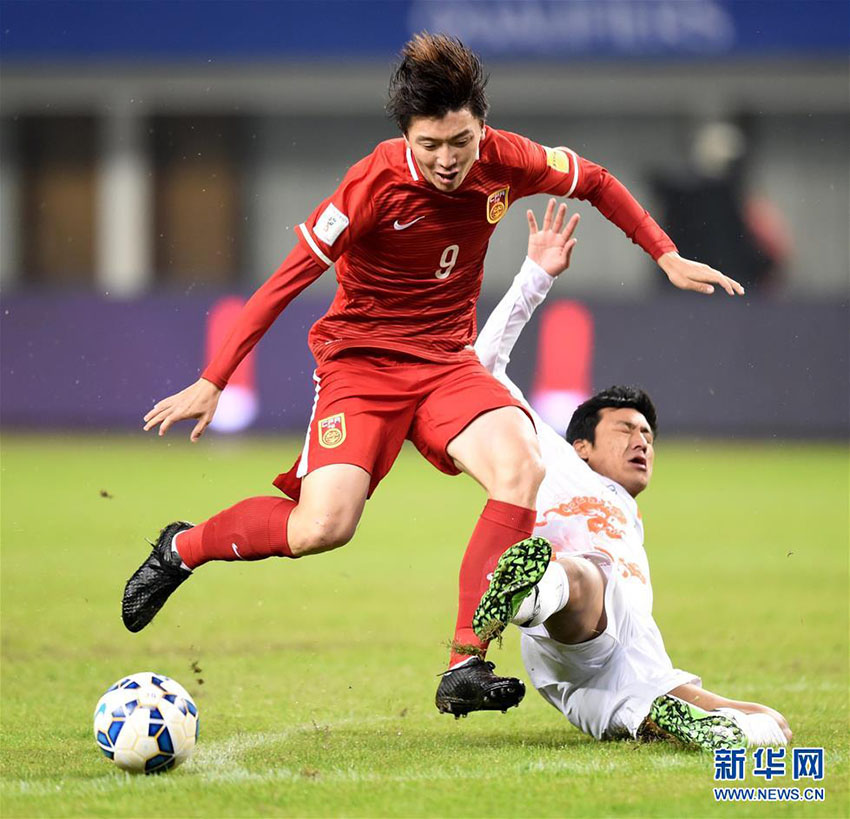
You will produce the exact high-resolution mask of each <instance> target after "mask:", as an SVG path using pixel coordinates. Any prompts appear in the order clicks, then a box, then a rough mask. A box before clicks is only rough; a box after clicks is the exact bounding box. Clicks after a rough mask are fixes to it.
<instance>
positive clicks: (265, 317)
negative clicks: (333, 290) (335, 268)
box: [201, 244, 327, 389]
mask: <svg viewBox="0 0 850 819" xmlns="http://www.w3.org/2000/svg"><path fill="white" fill-rule="evenodd" d="M326 269H327V268H326V266H325V265H320V264H318V263H317V262H316V260H315V259H314V257H313V256H312V255H311V254H310V253H308V252H307V251H306V250H305V249H304V248H303V246H302V245H300V244H298V245H296V246H295V247H294V248H293V249H292V252H291V253H290V254H289V255H288V256H287V257H286V259H285V260H284V262H283V264H282V265H281V266H280V267H279V268H278V269H277V270H276V271H275V272H274V273H273V274H272V276H271V277H270V278H269V279H268V281H266V282H265V284H263V285H262V286H261V287H260V288H259V289H258V290H257V292H256V293H254V295H253V296H251V298H250V299H249V300H248V301H247V303H246V304H245V306H244V307H243V308H242V312H241V313H240V314H239V317H238V318H237V320H236V323H235V325H234V326H233V329H232V330H231V332H230V335H229V336H228V338H227V341H225V342H224V344H223V345H222V346H221V348H220V349H219V351H218V352H217V353H216V354H215V357H214V358H213V360H212V361H211V362H210V363H209V365H208V366H207V368H206V369H205V370H204V371H203V373H202V374H201V376H202V378H205V379H206V380H207V381H212V383H213V384H215V385H216V386H217V387H219V388H220V389H224V388H225V386H226V385H227V381H228V379H229V378H230V376H231V375H233V371H234V370H235V369H236V368H237V367H238V366H239V362H240V361H242V359H243V358H245V356H246V355H248V353H249V352H251V350H252V349H253V347H254V345H255V344H256V343H257V342H258V341H259V340H260V338H261V337H262V336H263V334H264V333H265V332H266V330H268V329H269V327H271V325H272V322H274V320H275V319H276V318H277V317H278V316H279V315H280V313H281V311H282V310H283V308H284V307H286V305H287V304H289V302H291V301H292V300H293V299H294V298H295V297H296V296H297V295H298V294H299V293H300V292H301V291H302V290H303V289H304V288H305V287H307V286H308V285H310V284H312V283H313V282H314V281H316V279H318V278H319V276H321V275H322V273H324V272H325V270H326Z"/></svg>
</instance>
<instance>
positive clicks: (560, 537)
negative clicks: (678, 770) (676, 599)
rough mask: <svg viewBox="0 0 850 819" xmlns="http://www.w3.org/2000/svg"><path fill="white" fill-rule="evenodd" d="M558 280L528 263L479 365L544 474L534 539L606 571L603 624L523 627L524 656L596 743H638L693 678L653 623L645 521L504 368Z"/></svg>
mask: <svg viewBox="0 0 850 819" xmlns="http://www.w3.org/2000/svg"><path fill="white" fill-rule="evenodd" d="M554 281H555V280H554V279H553V278H552V277H551V276H549V274H548V273H546V271H545V270H543V268H541V267H540V266H539V265H537V264H535V263H534V262H532V261H531V260H530V259H526V260H525V263H524V264H523V266H522V269H521V270H520V272H519V273H518V274H517V276H516V278H515V279H514V281H513V284H512V285H511V287H510V289H509V290H508V292H507V293H506V294H505V296H504V298H503V299H502V301H501V302H499V305H498V306H497V307H496V309H495V310H494V311H493V313H492V314H491V315H490V318H489V319H488V320H487V323H486V325H485V326H484V328H483V330H482V331H481V334H480V335H479V337H478V341H477V342H476V345H475V350H476V352H477V353H478V357H479V358H480V359H481V361H482V363H483V364H484V366H485V367H486V368H487V369H488V370H490V372H492V373H493V375H495V376H496V378H498V379H499V380H500V381H501V382H502V383H504V384H505V385H506V386H507V387H508V388H509V389H510V391H511V393H512V394H513V395H514V396H515V397H517V398H518V399H520V400H521V401H523V403H524V404H525V405H526V407H528V409H529V410H530V411H531V414H532V417H533V418H534V423H535V426H536V427H537V437H538V440H539V442H540V450H541V454H542V456H543V462H544V465H545V467H546V477H545V478H544V479H543V483H542V484H541V486H540V490H539V492H538V495H537V521H536V523H535V534H537V535H541V536H543V537H545V538H546V539H547V540H549V542H550V543H551V544H552V547H553V551H554V552H555V554H556V556H561V555H576V556H578V555H582V556H586V557H588V558H590V559H592V560H593V561H594V562H595V563H597V564H598V565H599V566H600V567H601V568H603V570H604V572H605V574H606V577H607V583H606V589H605V612H606V615H607V620H608V625H607V626H606V629H605V631H604V632H603V633H602V634H601V635H599V636H598V637H595V638H593V639H592V640H589V641H587V642H586V643H580V644H578V645H565V644H563V643H559V642H558V641H556V640H553V639H552V638H551V637H550V636H549V633H548V631H547V630H546V626H545V625H539V626H534V627H533V628H528V629H522V642H521V647H522V655H523V662H524V663H525V666H526V669H527V671H528V674H529V677H530V678H531V681H532V683H533V685H534V687H535V688H537V690H538V691H539V692H540V693H541V694H542V695H543V697H544V698H545V699H547V700H548V701H549V702H550V703H552V705H554V706H555V707H556V708H558V709H559V710H561V711H562V712H563V713H564V714H565V716H566V717H567V718H568V719H569V720H570V721H571V722H572V723H573V724H574V725H575V726H576V727H578V728H580V729H581V730H582V731H585V732H587V733H589V734H592V735H593V736H595V737H597V738H598V739H602V738H605V737H613V736H618V735H624V734H626V735H628V734H630V735H632V736H635V734H636V732H637V730H638V728H639V726H640V724H641V722H642V721H643V719H644V717H646V715H647V714H648V712H649V708H650V705H651V703H652V701H653V700H654V699H655V697H657V696H659V695H660V694H663V693H666V692H667V691H670V690H672V689H673V688H675V687H676V686H678V685H682V684H684V683H696V684H699V678H698V677H694V676H693V675H692V674H689V673H687V672H684V671H679V670H677V669H674V668H673V664H672V663H671V662H670V658H669V657H668V656H667V653H666V651H665V649H664V642H663V640H662V638H661V633H660V632H659V630H658V626H657V625H656V624H655V621H654V620H653V618H652V584H651V582H650V575H649V561H648V559H647V556H646V551H645V550H644V544H643V522H642V521H641V517H640V512H639V511H638V507H637V503H635V500H634V498H633V497H632V496H631V495H629V493H628V492H626V490H625V489H624V488H623V487H622V486H620V485H619V484H618V483H616V482H615V481H612V480H611V479H610V478H607V477H605V476H603V475H600V474H598V473H597V472H594V471H593V470H592V469H591V468H590V467H589V466H588V465H587V464H586V463H585V462H584V461H582V460H581V458H579V456H578V454H577V453H576V451H575V449H574V448H573V447H572V445H571V444H569V443H567V441H566V440H565V439H564V438H562V437H561V436H560V435H559V434H558V433H557V432H556V431H555V430H554V429H552V427H550V426H549V425H548V424H547V423H546V422H545V421H543V420H542V419H541V418H540V416H539V415H538V414H537V413H536V412H535V411H534V410H533V408H531V407H530V406H529V404H528V402H527V401H526V400H525V397H524V396H523V395H522V392H521V391H520V390H519V388H518V387H517V386H516V385H515V384H513V382H511V380H510V379H509V378H508V376H507V374H506V372H505V369H506V367H507V364H508V361H509V360H510V353H511V350H512V349H513V346H514V344H515V343H516V340H517V338H518V337H519V334H520V332H521V331H522V328H523V327H524V326H525V324H526V323H527V322H528V320H529V318H530V317H531V314H532V313H533V312H534V310H535V308H536V307H537V306H538V305H539V304H540V303H541V302H542V301H543V300H544V299H545V298H546V295H547V293H548V292H549V290H550V288H551V287H552V284H553V282H554Z"/></svg>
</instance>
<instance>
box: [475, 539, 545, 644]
mask: <svg viewBox="0 0 850 819" xmlns="http://www.w3.org/2000/svg"><path fill="white" fill-rule="evenodd" d="M551 559H552V547H551V546H550V545H549V541H548V540H546V539H545V538H542V537H530V538H526V539H525V540H521V541H520V542H519V543H515V544H514V545H513V546H511V547H510V548H509V549H507V550H506V551H505V552H504V554H503V555H502V556H501V557H500V558H499V562H498V563H497V564H496V568H495V569H494V570H493V577H492V579H491V580H490V585H489V586H488V587H487V591H485V592H484V594H483V595H482V596H481V602H480V603H479V604H478V608H477V609H476V610H475V614H474V615H473V617H472V628H473V630H474V631H475V633H476V634H477V635H478V637H479V638H480V639H481V640H485V641H486V640H494V639H495V638H497V637H499V636H500V635H501V633H502V632H503V631H504V630H505V628H506V627H507V625H508V623H510V622H511V620H513V618H514V616H515V615H516V613H517V611H518V610H519V607H520V606H521V605H522V602H523V600H525V599H526V597H528V595H529V594H531V593H533V592H534V587H535V586H536V585H537V584H538V583H539V582H540V579H541V578H542V577H543V574H544V573H545V571H546V568H547V567H548V566H549V562H550V561H551Z"/></svg>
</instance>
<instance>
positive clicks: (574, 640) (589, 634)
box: [473, 537, 607, 645]
mask: <svg viewBox="0 0 850 819" xmlns="http://www.w3.org/2000/svg"><path fill="white" fill-rule="evenodd" d="M551 551H552V550H551V547H550V546H549V544H548V542H547V541H546V540H545V539H544V538H540V537H532V538H529V539H527V540H524V541H522V542H520V543H516V544H514V545H513V546H511V547H510V549H508V550H507V551H506V552H505V553H504V554H503V555H502V556H501V557H500V558H499V562H498V563H497V565H496V569H495V571H494V572H493V577H492V580H491V581H490V584H489V586H488V588H487V590H486V592H485V593H484V594H483V595H482V597H481V601H480V603H479V604H478V607H477V608H476V610H475V615H474V617H473V627H474V628H475V631H476V633H477V634H478V635H479V637H480V638H482V639H485V640H486V639H493V638H494V637H498V636H499V635H500V634H501V633H502V631H504V629H505V627H506V626H507V625H508V624H509V623H514V624H515V625H518V626H524V627H531V626H536V625H539V624H541V623H546V629H547V631H548V632H549V635H550V636H551V637H552V639H554V640H557V641H558V642H559V643H563V644H565V645H575V644H578V643H584V642H586V641H587V640H592V639H593V638H594V637H596V636H597V635H599V634H601V633H602V632H603V631H604V630H605V626H606V624H607V618H606V615H605V575H604V573H603V571H602V569H601V568H600V567H599V566H598V565H597V564H596V563H594V562H593V561H592V560H588V559H587V558H584V557H561V558H559V559H558V560H555V561H550V555H551Z"/></svg>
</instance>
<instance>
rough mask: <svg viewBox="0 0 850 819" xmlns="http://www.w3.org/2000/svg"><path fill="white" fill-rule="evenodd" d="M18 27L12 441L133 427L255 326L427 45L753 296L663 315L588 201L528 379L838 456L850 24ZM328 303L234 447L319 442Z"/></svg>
mask: <svg viewBox="0 0 850 819" xmlns="http://www.w3.org/2000/svg"><path fill="white" fill-rule="evenodd" d="M0 10H2V27H0V28H1V29H2V32H1V33H0V37H2V39H1V40H0V43H2V118H1V119H0V128H2V131H1V132H0V134H1V135H2V163H0V174H2V177H0V189H1V190H2V202H0V229H2V243H0V253H1V254H2V255H0V273H2V292H3V315H2V347H3V350H2V380H3V384H2V386H3V389H2V398H1V399H0V400H1V401H2V403H0V410H2V420H3V422H4V424H5V425H6V426H7V428H8V427H10V426H14V427H22V426H26V427H59V428H86V427H89V428H117V429H121V428H135V427H137V425H138V421H139V417H140V415H141V413H142V411H143V410H144V409H145V408H146V407H147V406H149V405H150V404H151V402H152V401H154V400H155V399H157V398H159V397H162V395H164V394H166V393H168V392H169V391H172V389H174V388H178V387H181V386H183V385H185V384H187V383H189V382H190V381H192V380H194V378H195V377H196V376H197V373H198V371H199V370H200V369H201V368H202V366H203V364H204V356H205V354H206V350H207V347H208V345H210V344H215V342H216V338H217V337H218V336H219V334H220V333H222V332H225V329H223V328H226V326H227V324H228V321H229V317H230V315H231V312H230V311H232V310H233V309H238V303H239V302H238V301H237V302H235V304H236V305H237V307H236V308H234V302H233V301H227V300H225V301H222V299H225V298H226V297H228V296H236V297H239V298H244V297H245V296H247V295H248V294H249V293H250V292H251V291H252V290H253V289H254V288H255V287H256V286H257V285H258V284H259V283H260V282H261V281H262V280H263V279H264V278H265V277H267V276H268V275H269V274H270V273H271V272H272V271H273V270H274V269H275V268H276V266H277V265H278V264H279V262H280V261H281V260H282V259H283V258H284V256H285V255H286V254H287V252H288V251H289V249H290V247H291V246H292V245H293V243H294V241H295V240H294V235H293V233H292V230H293V227H294V225H296V224H297V223H298V222H300V221H301V220H302V219H303V218H304V216H305V215H306V214H308V213H309V212H310V210H311V209H312V208H313V207H314V205H315V203H316V202H318V201H319V200H320V199H321V198H323V197H324V196H326V195H327V194H328V192H330V191H331V190H333V188H334V187H335V185H336V182H337V180H338V179H339V178H340V177H341V176H342V174H343V173H344V172H345V170H346V168H347V167H348V166H349V165H350V164H351V163H353V162H354V161H356V160H357V159H358V158H360V157H361V156H362V155H365V154H366V153H368V152H369V151H370V150H371V148H372V147H373V145H374V144H375V143H376V142H377V141H379V140H382V139H385V138H388V137H392V136H395V131H394V126H393V125H392V124H391V123H390V122H389V121H387V120H386V119H385V118H384V116H383V101H384V95H385V90H386V84H387V78H388V74H389V64H390V63H391V61H392V60H393V57H394V55H395V53H396V52H397V51H398V49H399V48H400V46H401V45H402V44H403V42H404V41H405V40H406V39H407V38H408V37H409V35H410V34H411V33H412V32H415V31H417V30H421V29H428V30H432V31H446V32H449V33H452V34H455V35H456V36H459V37H460V38H461V39H463V40H464V41H465V42H466V43H467V44H468V45H469V46H471V47H473V48H474V49H476V50H478V51H479V52H480V53H482V55H483V56H484V57H485V60H486V63H487V67H488V69H489V70H490V72H491V82H490V94H491V103H492V108H491V122H492V123H493V124H494V125H496V126H498V127H502V128H507V129H511V130H517V131H520V132H522V133H525V134H527V135H528V136H530V137H532V138H534V139H536V140H538V141H540V142H543V143H545V144H550V145H560V144H566V145H568V146H570V147H572V148H573V149H575V150H577V151H578V152H579V153H581V154H583V155H585V156H587V157H588V158H591V159H594V160H596V161H598V162H600V163H602V164H604V165H606V166H607V167H608V168H609V169H610V170H611V171H612V172H614V173H615V174H616V175H617V176H618V177H619V178H620V179H622V181H623V182H624V183H625V184H626V185H627V186H629V187H630V188H631V190H632V191H633V192H634V193H635V194H636V195H637V196H638V198H639V199H640V200H641V201H642V202H643V203H644V204H645V205H646V207H647V208H648V209H649V210H650V212H651V213H653V215H655V216H656V218H657V219H658V221H659V222H661V224H662V225H663V226H665V227H666V228H667V229H668V230H669V231H670V232H671V234H672V235H673V237H674V239H675V240H676V241H677V242H678V243H679V246H680V249H681V250H682V252H683V253H684V254H686V255H690V256H692V257H695V258H698V259H700V260H702V261H705V262H708V263H710V264H712V265H714V266H716V267H719V268H721V269H723V270H725V271H726V272H728V273H729V274H730V275H733V276H735V277H737V278H739V279H741V280H742V281H743V282H745V284H746V285H747V287H748V294H747V298H746V299H745V300H738V301H736V302H735V303H732V302H731V301H727V300H726V299H725V298H721V297H720V296H715V297H713V298H712V299H705V298H701V297H695V296H692V295H687V294H678V293H675V292H672V291H671V288H669V286H668V287H666V288H665V286H663V284H665V283H663V282H660V279H663V277H662V276H661V274H660V272H659V271H658V270H657V269H655V268H654V266H653V265H652V264H651V262H650V261H649V260H648V258H647V257H646V256H645V255H644V254H643V253H642V252H641V251H640V250H638V249H637V248H635V247H634V246H632V245H630V244H629V242H628V241H627V240H626V239H625V238H624V237H623V236H622V235H620V234H619V232H618V231H617V230H616V229H615V228H613V227H612V226H611V225H609V224H607V223H606V221H605V220H604V218H602V217H600V216H598V215H597V214H595V213H591V212H590V211H591V210H592V209H591V208H590V207H589V206H587V205H584V204H583V203H576V208H577V209H578V210H579V211H581V212H582V213H583V216H584V219H583V222H582V225H581V228H580V246H579V251H578V253H577V255H576V258H575V261H574V266H573V269H572V270H571V271H570V272H569V273H568V274H567V276H566V277H565V278H566V280H565V281H563V282H561V283H560V284H559V286H558V291H557V292H558V295H559V297H560V298H561V299H562V300H563V299H572V300H574V299H578V300H580V301H579V302H578V303H576V302H570V303H567V304H565V303H563V302H561V303H558V302H557V301H556V300H555V299H554V298H553V299H552V302H551V303H550V304H547V305H546V307H545V309H544V310H543V311H541V316H540V317H538V319H537V320H536V321H535V324H534V325H533V326H532V327H531V328H530V329H529V331H528V333H527V335H526V336H525V337H524V339H523V341H522V344H521V346H520V348H519V349H518V351H517V355H516V363H515V365H514V367H513V374H514V376H515V378H516V379H517V380H518V382H519V383H520V384H521V386H523V387H524V388H525V389H526V390H529V391H531V392H533V393H534V394H535V396H536V397H537V399H538V401H539V402H540V403H541V406H544V408H545V407H546V406H550V405H551V406H554V407H555V409H556V411H557V408H558V406H561V405H560V404H559V401H560V400H561V399H563V400H564V401H566V402H567V403H569V401H571V400H573V399H574V398H575V397H576V395H577V394H578V395H580V394H581V393H583V392H586V391H587V390H589V389H592V388H599V387H602V386H605V385H607V384H608V383H611V382H614V381H627V382H638V383H640V384H642V385H643V386H645V387H646V388H648V389H649V390H650V391H651V393H652V394H653V395H654V397H655V398H656V401H657V402H658V404H659V406H660V407H661V408H662V424H663V428H664V430H665V431H668V432H673V433H689V434H706V435H722V436H730V435H744V436H755V437H775V436H780V437H783V436H786V437H795V438H800V437H821V438H823V437H825V438H831V439H835V438H844V437H846V435H847V432H848V415H850V405H848V366H849V365H850V356H849V355H848V344H850V341H848V334H847V326H848V294H849V293H850V275H848V271H850V250H848V218H850V205H848V202H850V188H849V187H848V155H850V106H848V60H847V57H848V53H850V11H848V4H846V3H844V2H820V0H806V1H805V2H803V1H802V0H801V2H786V0H773V1H771V2H761V1H760V0H753V1H752V2H750V1H747V2H737V1H736V0H689V2H678V1H677V0H669V1H668V0H632V1H631V2H629V1H628V0H595V2H584V0H563V2H544V1H542V0H541V1H540V2H538V1H537V0H530V1H529V2H513V1H512V0H487V1H486V2H465V1H464V0H458V1H457V2H443V1H442V0H436V1H435V2H423V1H422V0H399V1H398V2H382V1H381V0H361V2H343V1H342V0H317V1H316V2H310V3H306V2H305V3H301V2H252V3H243V2H229V0H223V1H222V2H203V0H182V2H159V1H158V0H153V1H151V2H138V1H137V0H122V1H121V2H111V1H109V0H106V1H103V0H88V1H87V2H68V1H67V0H54V1H53V2H49V3H48V2H40V0H28V1H27V2H15V1H14V0H3V2H2V4H0ZM535 204H536V206H538V207H539V205H540V203H535ZM523 211H524V206H522V205H520V206H519V207H517V208H514V209H512V211H511V213H510V214H509V215H508V217H507V218H506V220H505V222H506V224H505V225H504V226H502V227H501V228H500V230H499V231H498V232H497V233H496V236H495V237H494V241H493V243H492V245H491V250H490V253H489V256H488V259H487V267H486V276H485V286H484V292H483V296H482V304H481V305H480V310H479V315H480V317H481V319H482V320H483V318H484V317H486V315H487V312H486V311H487V310H488V308H489V307H490V306H491V305H492V304H494V303H495V301H496V300H497V299H498V298H499V296H500V295H501V293H502V292H504V290H505V288H506V287H507V285H508V282H509V281H510V278H511V276H512V275H513V273H514V272H515V270H516V269H517V268H518V266H519V264H520V261H521V259H522V256H523V250H524V246H525V221H524V217H523ZM334 284H335V282H334V279H333V277H332V274H327V275H326V276H325V277H323V279H321V280H320V281H319V282H317V283H316V284H315V285H314V286H313V287H312V288H311V289H309V290H308V291H307V292H306V293H304V294H302V296H301V297H300V298H299V299H298V300H297V301H296V302H295V303H294V304H293V305H292V306H291V307H290V308H289V310H288V312H287V314H286V316H285V318H284V320H282V321H280V322H279V323H278V326H275V327H274V328H273V329H272V331H271V333H270V335H269V338H268V339H267V340H266V341H264V342H263V343H261V344H260V346H259V348H258V350H257V352H256V358H255V360H254V358H253V357H252V359H251V360H249V362H248V363H247V365H246V367H245V368H244V369H243V371H242V373H241V375H240V378H239V379H237V383H236V386H237V387H239V386H241V387H242V390H241V392H240V391H239V390H238V389H234V390H231V391H230V392H231V393H232V396H231V400H230V402H229V403H228V402H223V404H222V412H221V417H220V418H219V423H220V425H221V426H222V427H228V426H229V427H232V428H234V429H238V428H242V427H245V426H252V428H254V429H269V430H271V429H273V430H282V431H290V432H296V431H300V430H302V429H303V426H304V421H305V418H306V416H307V413H308V412H309V406H310V401H311V397H312V386H311V382H310V378H309V374H310V372H311V370H312V360H311V358H310V355H309V352H308V350H307V346H306V329H307V327H308V326H309V324H310V323H311V322H312V320H313V319H314V318H315V317H316V316H317V315H319V314H320V312H321V311H322V310H323V308H324V306H325V305H326V304H327V303H328V301H329V299H330V295H331V293H332V291H333V288H334ZM559 311H560V312H559ZM547 316H548V319H549V320H548V321H547ZM565 318H566V319H568V320H567V321H564V319H565ZM565 326H568V327H569V328H571V329H570V330H568V331H565V330H564V327H565ZM547 400H548V401H550V404H547ZM552 401H554V404H552V403H551V402H552Z"/></svg>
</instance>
